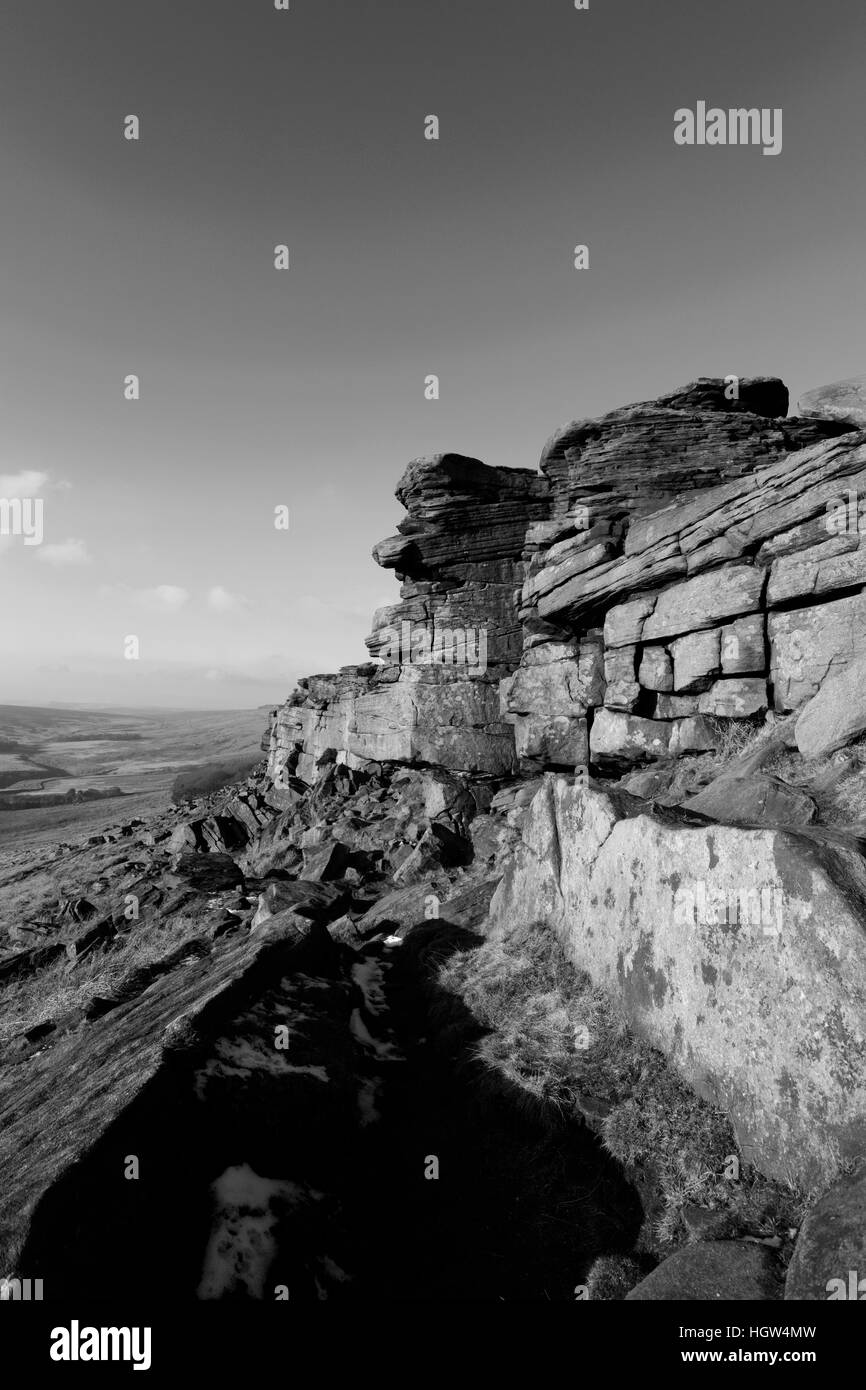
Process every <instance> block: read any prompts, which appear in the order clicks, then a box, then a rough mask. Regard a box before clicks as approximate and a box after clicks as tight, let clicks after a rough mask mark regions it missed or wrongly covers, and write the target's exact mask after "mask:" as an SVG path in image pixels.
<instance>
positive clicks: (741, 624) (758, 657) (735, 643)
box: [719, 613, 767, 676]
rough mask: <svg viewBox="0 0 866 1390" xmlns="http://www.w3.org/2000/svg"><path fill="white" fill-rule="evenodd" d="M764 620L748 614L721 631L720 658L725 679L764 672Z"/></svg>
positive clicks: (761, 617)
mask: <svg viewBox="0 0 866 1390" xmlns="http://www.w3.org/2000/svg"><path fill="white" fill-rule="evenodd" d="M764 628H765V623H764V616H763V614H761V613H752V614H750V615H749V616H748V617H747V618H737V620H736V621H735V622H733V623H728V624H727V625H726V626H725V627H723V628H722V636H721V643H720V653H719V654H720V657H721V662H722V674H723V675H725V676H739V675H749V674H751V673H756V674H757V673H758V672H760V673H761V674H763V673H764V672H766V670H767V649H766V634H765V631H764Z"/></svg>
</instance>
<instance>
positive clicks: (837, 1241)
mask: <svg viewBox="0 0 866 1390" xmlns="http://www.w3.org/2000/svg"><path fill="white" fill-rule="evenodd" d="M852 1272H853V1273H854V1276H855V1277H854V1279H853V1281H852V1279H851V1274H852ZM861 1280H863V1284H862V1287H861V1286H860V1281H861ZM855 1287H856V1289H857V1291H856V1292H855V1291H854V1289H855ZM785 1298H786V1299H808V1300H810V1301H814V1300H816V1299H832V1300H840V1299H856V1300H857V1301H858V1302H859V1301H861V1300H862V1299H864V1298H866V1164H861V1165H860V1166H859V1168H858V1169H857V1170H856V1171H855V1172H854V1173H852V1174H851V1175H849V1176H848V1177H846V1178H842V1179H841V1180H840V1181H839V1182H837V1183H836V1184H835V1185H834V1186H833V1187H831V1189H830V1191H829V1192H827V1193H826V1194H825V1196H823V1197H822V1198H821V1200H820V1202H817V1203H816V1204H815V1206H814V1207H812V1209H811V1210H810V1211H809V1213H808V1214H807V1216H806V1219H805V1220H804V1222H803V1225H802V1227H801V1229H800V1234H799V1237H798V1239H797V1244H796V1246H795V1247H794V1254H793V1257H792V1259H791V1263H790V1265H789V1266H788V1277H787V1279H786V1281H785Z"/></svg>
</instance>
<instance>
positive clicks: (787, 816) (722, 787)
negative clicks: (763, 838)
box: [684, 774, 817, 826]
mask: <svg viewBox="0 0 866 1390" xmlns="http://www.w3.org/2000/svg"><path fill="white" fill-rule="evenodd" d="M684 804H685V805H687V806H688V808H689V810H690V811H699V812H700V813H701V815H702V816H710V817H712V819H713V820H716V821H720V822H721V823H722V824H724V825H779V826H786V825H788V826H791V825H809V824H810V823H811V822H812V821H814V819H815V817H816V814H817V808H816V806H815V802H814V801H813V800H812V798H811V796H809V795H808V793H807V792H804V791H802V790H801V789H800V788H799V787H792V786H789V785H788V784H787V783H786V782H782V781H780V779H779V778H778V777H769V776H767V775H766V774H753V775H752V776H751V777H725V776H722V777H718V778H716V780H715V781H714V782H711V783H710V784H709V786H707V787H704V788H703V789H702V790H701V791H699V792H698V793H697V795H696V796H692V797H690V798H689V800H688V801H687V802H685V803H684Z"/></svg>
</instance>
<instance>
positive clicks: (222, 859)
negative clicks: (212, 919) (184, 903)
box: [167, 851, 244, 893]
mask: <svg viewBox="0 0 866 1390" xmlns="http://www.w3.org/2000/svg"><path fill="white" fill-rule="evenodd" d="M167 877H168V882H169V883H172V884H179V883H188V884H189V885H190V886H191V887H192V888H194V889H195V890H196V892H198V893H219V892H220V891H221V890H222V889H224V888H235V887H237V886H238V885H242V884H243V882H244V876H243V874H242V872H241V870H240V869H239V868H238V866H237V864H236V863H235V861H234V860H233V859H232V858H231V856H230V855H228V854H197V853H196V852H195V851H184V852H183V853H182V854H180V855H178V857H177V859H176V860H175V863H174V869H173V872H172V873H171V874H169V875H168V876H167Z"/></svg>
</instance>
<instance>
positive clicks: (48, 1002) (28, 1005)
mask: <svg viewBox="0 0 866 1390" xmlns="http://www.w3.org/2000/svg"><path fill="white" fill-rule="evenodd" d="M200 933H201V924H200V923H199V924H198V927H196V924H195V923H194V922H193V920H192V919H191V918H186V917H183V916H179V917H176V918H173V919H171V921H170V922H166V923H156V924H154V925H152V926H148V927H146V928H144V929H138V930H132V931H128V932H123V933H121V934H119V935H118V936H116V937H115V938H114V940H113V942H112V943H111V944H110V945H109V946H108V947H107V948H105V947H103V948H101V949H98V948H97V949H94V950H91V951H88V952H87V954H86V955H84V956H81V957H79V958H78V959H77V960H75V961H70V960H67V959H66V958H65V957H61V958H60V960H58V961H56V962H55V963H54V964H53V965H49V966H48V967H47V968H46V969H44V970H40V971H37V972H36V973H35V974H33V975H29V976H25V977H24V978H23V979H20V980H12V981H10V982H9V984H7V985H5V986H4V987H3V988H2V989H0V1018H2V1020H3V1021H2V1027H0V1043H3V1042H8V1041H9V1040H10V1039H11V1038H14V1037H17V1036H19V1035H20V1034H21V1033H25V1032H29V1030H30V1029H31V1028H35V1027H37V1026H38V1025H39V1024H42V1023H48V1022H49V1021H50V1020H55V1021H56V1020H58V1019H61V1018H63V1017H64V1016H65V1015H67V1014H71V1013H73V1012H74V1011H75V1010H77V1009H81V1008H83V1007H84V1006H85V1005H86V1004H88V1003H89V1002H90V1000H91V999H93V998H94V996H96V995H101V996H104V995H108V994H111V993H113V992H114V991H115V990H116V988H117V987H118V985H119V984H120V982H121V981H122V980H123V979H124V978H125V977H126V976H127V975H128V974H129V973H130V972H131V971H133V970H140V969H142V968H143V967H146V966H149V965H153V964H155V963H156V962H157V961H159V960H161V959H162V958H163V956H165V955H167V954H168V952H169V951H173V950H176V949H177V947H178V946H181V945H183V943H184V942H185V941H191V940H192V939H193V938H194V937H196V936H198V935H200Z"/></svg>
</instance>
